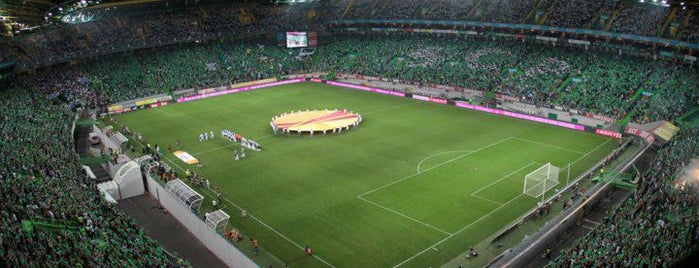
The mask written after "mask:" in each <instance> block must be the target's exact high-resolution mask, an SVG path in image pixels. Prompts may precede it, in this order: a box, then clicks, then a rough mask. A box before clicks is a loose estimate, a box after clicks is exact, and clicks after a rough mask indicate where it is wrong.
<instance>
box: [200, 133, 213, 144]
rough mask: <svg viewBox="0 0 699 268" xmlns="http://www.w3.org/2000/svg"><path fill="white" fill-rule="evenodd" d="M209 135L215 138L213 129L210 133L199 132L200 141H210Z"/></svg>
mask: <svg viewBox="0 0 699 268" xmlns="http://www.w3.org/2000/svg"><path fill="white" fill-rule="evenodd" d="M209 137H211V139H212V140H213V139H214V132H213V131H211V132H209V133H206V132H204V133H201V134H199V142H202V141H208V140H209Z"/></svg>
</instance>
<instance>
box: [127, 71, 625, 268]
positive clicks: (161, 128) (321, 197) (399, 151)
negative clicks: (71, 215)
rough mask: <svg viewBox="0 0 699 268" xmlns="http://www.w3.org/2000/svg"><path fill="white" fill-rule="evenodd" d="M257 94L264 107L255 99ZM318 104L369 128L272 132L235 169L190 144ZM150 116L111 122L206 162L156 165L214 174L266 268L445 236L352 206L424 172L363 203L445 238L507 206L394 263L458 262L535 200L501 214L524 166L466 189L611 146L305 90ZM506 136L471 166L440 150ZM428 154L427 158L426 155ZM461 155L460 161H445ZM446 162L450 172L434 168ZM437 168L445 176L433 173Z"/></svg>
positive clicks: (226, 158) (234, 97) (364, 256)
mask: <svg viewBox="0 0 699 268" xmlns="http://www.w3.org/2000/svg"><path fill="white" fill-rule="evenodd" d="M296 92H298V94H290V93H296ZM272 96H278V97H277V98H272ZM280 96H281V97H280ZM268 97H269V98H268ZM261 98H264V101H258V100H260V99H261ZM318 107H332V108H338V109H347V110H354V111H359V112H360V113H361V112H362V111H366V112H369V113H371V114H366V113H364V115H366V119H367V120H366V122H365V124H362V127H361V128H360V129H359V130H358V131H351V132H348V133H347V134H345V133H344V132H343V134H342V135H333V136H332V137H323V138H314V139H311V138H298V137H286V136H283V137H282V136H280V135H277V136H270V138H268V139H266V140H264V142H263V143H264V145H265V147H266V148H265V149H266V150H265V151H264V153H252V152H251V154H250V157H249V158H248V159H246V161H242V162H240V163H235V164H233V159H232V158H231V157H230V153H232V151H233V148H238V146H236V145H235V144H234V143H232V142H228V141H226V140H225V139H216V140H215V141H213V142H211V141H209V142H199V141H198V139H197V138H196V137H197V135H199V134H200V133H202V132H203V131H207V132H208V131H215V132H216V131H218V130H220V129H226V128H232V129H234V130H236V132H240V133H246V136H249V137H258V139H256V140H260V139H261V137H264V136H266V135H269V134H271V131H270V129H269V126H268V122H269V120H270V119H271V118H273V117H274V116H275V115H279V114H280V113H283V112H288V111H292V110H298V109H306V108H318ZM155 110H160V111H151V110H142V111H135V112H133V113H128V114H124V115H119V116H117V117H118V118H119V119H123V120H124V123H126V124H128V125H129V127H130V128H131V129H134V130H135V131H138V132H139V133H142V135H143V136H144V137H146V138H147V139H148V143H151V144H158V145H160V147H165V146H171V145H172V144H174V143H176V142H178V141H181V142H182V143H181V144H182V145H181V147H178V149H180V148H181V149H182V150H186V151H189V152H190V153H194V155H195V156H196V157H197V158H200V160H203V162H205V163H206V165H205V168H197V167H192V166H188V165H186V164H184V163H182V162H181V161H180V160H179V159H175V157H174V156H173V155H167V156H168V158H169V159H167V160H165V159H164V160H163V161H165V162H166V163H168V164H171V165H172V167H173V168H175V169H177V170H178V171H179V170H180V168H178V167H176V164H177V165H179V166H181V167H182V168H190V169H194V170H196V172H197V173H201V174H202V175H203V176H205V177H207V178H211V183H212V185H216V187H220V189H221V191H222V192H223V193H224V195H225V196H227V197H228V198H230V200H226V201H222V203H221V204H220V205H226V209H227V212H229V213H231V214H236V212H237V213H239V210H236V207H235V206H234V205H232V204H230V203H232V202H235V203H236V204H238V205H239V206H240V207H242V208H245V209H246V210H248V211H252V212H253V215H254V217H255V218H257V219H258V220H255V219H252V218H251V219H249V220H248V221H243V222H238V223H237V224H234V225H236V227H238V228H240V230H241V231H242V232H243V233H247V234H250V235H253V236H255V237H258V238H260V239H261V240H264V241H265V243H266V250H265V252H269V253H272V254H274V255H270V256H271V257H273V258H272V259H276V260H278V261H282V260H283V262H286V263H289V264H290V265H291V266H294V267H309V268H310V267H318V268H321V267H328V266H331V265H328V264H327V263H330V262H332V263H330V264H332V266H334V265H337V266H348V267H352V266H358V267H391V266H393V265H395V264H396V263H399V262H402V261H403V260H405V259H406V258H408V257H410V256H413V255H414V254H416V253H417V252H419V251H421V250H423V249H424V248H425V247H426V246H428V245H431V244H433V243H435V242H437V241H439V240H442V239H443V238H445V237H448V236H449V235H447V234H446V233H442V232H439V231H436V230H434V229H432V228H427V227H425V226H424V225H422V224H420V223H417V222H415V221H413V220H409V219H407V218H405V217H402V216H398V215H397V214H395V213H391V212H388V211H386V210H385V209H382V208H379V207H376V208H374V207H372V206H375V205H373V204H367V203H368V201H364V200H358V199H359V198H357V197H358V194H361V193H364V192H367V191H370V190H372V189H376V188H377V187H381V186H383V185H386V184H390V183H392V182H393V181H395V180H396V179H398V178H402V177H404V176H407V175H410V174H412V173H413V172H420V173H424V174H422V175H415V176H414V177H413V178H412V179H409V180H407V179H406V180H403V181H402V182H401V183H397V184H393V186H391V187H387V188H386V187H384V189H383V190H381V191H376V192H374V193H373V194H372V196H368V195H364V196H362V197H363V198H364V199H367V200H369V201H371V202H375V203H376V204H378V205H381V206H385V207H387V208H390V209H392V210H394V211H397V212H400V213H402V214H405V215H407V216H409V217H412V218H414V219H418V220H420V221H421V222H423V223H427V224H430V225H432V226H436V227H438V228H441V230H445V231H447V233H451V234H453V233H454V232H456V231H457V230H460V229H462V227H463V226H465V225H468V224H470V223H472V222H474V221H476V220H477V219H478V218H481V217H482V216H484V215H486V214H488V213H489V212H491V211H492V210H494V209H496V208H498V207H500V206H501V205H498V204H497V203H494V202H491V201H496V202H498V203H499V204H502V205H504V207H501V208H500V209H499V210H498V211H496V212H494V213H493V214H491V215H490V216H487V217H485V218H483V219H482V220H480V222H477V223H476V224H474V225H472V226H471V227H468V228H467V229H466V230H464V231H462V232H460V233H458V234H454V235H453V236H452V237H451V239H448V240H445V241H444V242H442V243H441V244H439V245H438V246H437V247H438V248H439V249H438V250H439V251H438V252H439V253H437V251H434V249H435V247H432V248H431V249H432V250H428V251H426V252H424V253H423V254H421V255H419V256H418V257H414V258H412V259H411V260H409V261H408V262H406V263H404V264H402V266H419V267H429V266H432V267H435V265H439V264H441V263H443V261H445V260H447V258H451V257H452V256H457V255H458V254H460V253H462V252H463V241H466V242H468V243H471V244H477V243H478V242H479V241H481V240H483V239H485V238H484V237H483V236H484V234H489V233H494V232H496V231H497V230H496V229H500V227H502V226H501V225H504V224H506V223H507V222H510V221H511V219H514V218H516V217H519V216H520V214H522V213H525V212H526V211H528V210H529V209H531V207H530V205H533V202H534V201H535V200H533V199H531V198H528V197H527V198H525V197H519V198H518V199H516V200H514V201H512V202H510V203H509V204H506V203H508V202H509V201H510V200H512V198H515V197H516V196H517V195H518V194H520V193H521V185H520V186H515V185H516V184H515V183H517V182H519V181H520V180H519V178H518V177H520V175H521V174H523V173H526V172H525V171H526V170H528V169H525V170H522V171H520V173H517V174H515V175H511V176H510V177H509V178H507V179H504V180H501V181H500V182H499V183H497V184H493V185H491V186H490V187H489V188H487V189H485V190H482V191H480V192H478V193H477V194H478V195H480V196H471V195H470V193H472V192H474V191H476V190H477V189H478V188H481V187H482V186H484V185H486V184H490V183H491V182H492V181H493V180H494V179H496V178H500V177H501V176H502V175H504V174H503V173H509V172H510V171H512V170H515V169H517V168H520V167H521V166H523V165H525V164H527V163H529V162H540V163H546V162H549V161H552V162H553V163H556V164H559V165H561V166H564V165H567V164H568V163H569V162H571V161H574V160H575V161H576V162H575V165H573V166H570V167H569V169H571V171H570V172H571V176H577V175H578V174H579V173H580V172H582V171H583V170H584V169H587V168H588V166H589V165H591V163H592V162H596V161H598V159H601V158H602V157H604V155H603V153H604V154H606V152H607V151H609V150H610V149H612V147H613V146H611V145H612V143H611V142H608V143H606V144H604V145H601V146H599V147H597V148H596V149H595V150H594V151H592V152H589V153H587V154H585V155H582V154H580V153H577V152H570V151H569V150H561V149H560V148H570V149H577V150H578V151H580V152H587V151H589V150H590V149H592V148H593V147H595V146H598V145H600V143H603V142H605V140H606V139H605V138H604V137H599V136H596V135H594V134H590V133H583V132H576V131H570V130H566V129H561V128H556V127H551V126H544V125H540V124H533V123H529V122H524V121H521V120H515V119H508V118H504V117H501V116H493V115H486V114H482V113H477V112H470V111H464V110H463V109H459V108H456V107H450V106H445V105H434V104H429V103H425V102H419V101H415V100H412V99H406V98H395V97H392V96H384V95H378V94H371V93H364V92H362V91H356V90H347V89H343V88H337V87H331V86H328V85H320V84H319V85H316V84H310V83H301V84H294V85H285V86H279V87H275V88H269V89H265V90H259V91H254V92H252V93H250V92H245V93H241V94H231V95H229V96H221V97H216V98H210V99H207V100H199V101H196V102H191V103H182V104H177V105H172V106H166V107H159V108H156V109H155ZM161 111H162V112H161ZM173 119H174V120H176V121H178V122H173V121H174V120H173ZM424 126H429V127H424ZM217 136H218V135H217ZM512 136H517V137H518V138H520V141H518V142H514V139H512V140H509V141H507V142H502V143H501V144H500V145H497V146H493V147H491V148H489V149H487V150H483V151H480V152H477V153H472V154H470V155H469V156H461V155H465V154H466V153H467V152H468V151H463V152H445V151H447V150H461V149H470V150H476V149H477V148H479V147H483V146H487V145H488V144H490V143H494V142H498V141H499V140H501V139H507V138H508V137H510V138H512ZM522 139H529V140H532V141H540V142H542V143H547V144H549V145H554V146H560V148H559V149H555V148H554V147H552V146H542V145H538V144H536V143H531V142H525V141H523V140H522ZM221 147H223V148H221ZM229 151H230V152H229ZM432 154H436V155H435V156H431V157H430V155H432ZM581 155H582V156H583V157H581V158H578V157H580V156H581ZM459 156H461V157H462V158H461V159H459V160H456V159H453V160H450V159H452V158H457V157H459ZM448 160H450V161H453V162H450V163H449V164H446V163H442V162H446V161H448ZM170 161H172V162H173V163H174V164H173V163H171V162H170ZM435 165H440V166H439V168H438V169H435V170H431V169H430V168H436V167H435ZM530 168H532V167H531V166H530ZM428 170H429V172H425V171H428ZM482 172H486V173H482ZM564 172H565V170H564ZM506 182H507V183H506ZM510 182H512V183H510ZM197 189H201V187H200V188H197ZM420 193H425V194H423V195H421V194H420ZM202 195H204V196H206V198H207V200H210V199H209V198H210V195H211V192H210V191H208V190H202ZM485 199H489V200H491V201H486V200H485ZM229 201H232V202H229ZM394 202H395V203H394ZM261 221H264V222H263V223H264V224H263V223H262V222H261ZM272 227H273V228H272ZM275 231H276V232H275ZM406 233H408V234H411V235H410V236H406V235H405V234H406ZM357 234H361V235H357ZM292 239H293V240H292ZM245 245H246V246H247V244H245ZM305 245H312V246H313V248H314V250H316V249H317V252H318V253H320V255H319V256H321V257H323V258H324V259H325V260H328V261H330V262H327V261H326V262H323V261H321V260H319V259H316V258H313V257H311V256H305V254H303V250H302V249H301V248H300V247H299V246H303V247H305ZM484 257H485V256H484ZM263 266H267V265H263ZM274 266H278V265H277V264H276V263H275V264H274Z"/></svg>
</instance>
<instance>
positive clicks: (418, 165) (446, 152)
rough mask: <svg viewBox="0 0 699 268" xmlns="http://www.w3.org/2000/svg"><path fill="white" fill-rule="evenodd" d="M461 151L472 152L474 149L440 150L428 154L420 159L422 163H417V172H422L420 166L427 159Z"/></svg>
mask: <svg viewBox="0 0 699 268" xmlns="http://www.w3.org/2000/svg"><path fill="white" fill-rule="evenodd" d="M460 152H472V150H459V151H444V152H439V153H436V154H433V155H430V156H427V157H425V158H424V159H422V161H420V163H418V164H417V168H416V171H417V173H420V166H422V163H424V162H425V161H427V159H430V158H432V157H435V156H438V155H443V154H448V153H460Z"/></svg>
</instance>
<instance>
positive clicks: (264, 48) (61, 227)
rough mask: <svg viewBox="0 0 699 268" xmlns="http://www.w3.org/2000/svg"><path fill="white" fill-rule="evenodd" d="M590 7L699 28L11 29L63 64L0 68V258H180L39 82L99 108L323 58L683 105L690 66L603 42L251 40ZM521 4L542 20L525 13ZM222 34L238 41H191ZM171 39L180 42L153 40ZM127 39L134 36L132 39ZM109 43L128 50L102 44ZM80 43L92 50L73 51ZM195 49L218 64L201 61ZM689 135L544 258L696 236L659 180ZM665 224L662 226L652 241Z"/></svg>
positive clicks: (283, 16) (591, 103) (549, 102)
mask: <svg viewBox="0 0 699 268" xmlns="http://www.w3.org/2000/svg"><path fill="white" fill-rule="evenodd" d="M406 6H407V7H408V8H406ZM310 10H313V12H310ZM316 12H317V13H316ZM539 13H540V14H539ZM602 13H604V14H609V16H610V20H611V23H610V24H609V25H608V26H609V28H608V30H609V31H612V32H618V33H624V34H636V35H642V36H664V37H668V36H666V34H665V33H664V32H663V29H664V24H665V22H666V21H670V22H675V23H676V24H677V25H679V30H678V31H677V34H676V35H672V34H671V35H670V36H669V37H671V38H674V39H678V40H684V41H688V42H697V41H698V40H699V27H698V26H697V25H699V12H697V11H696V10H694V11H693V12H679V13H678V14H679V15H677V16H676V17H674V18H672V19H669V17H668V16H669V15H670V13H671V11H670V10H669V9H665V8H661V7H656V6H650V5H640V4H638V3H636V2H635V1H623V0H620V1H619V2H618V3H617V2H616V1H569V2H564V1H547V0H541V1H528V0H500V1H485V0H467V1H457V0H440V1H435V2H434V4H433V5H426V3H425V2H424V1H407V2H406V1H399V0H390V1H378V0H357V1H348V0H331V1H321V2H319V3H314V4H311V5H309V6H306V7H303V6H291V7H286V6H274V5H269V6H259V5H244V4H235V5H226V6H201V7H195V8H188V9H183V10H166V11H158V12H154V13H153V14H151V15H150V16H138V17H137V16H133V17H129V16H125V17H120V18H108V19H104V20H100V21H96V22H92V23H89V24H87V25H66V26H59V27H55V28H51V29H47V30H45V31H44V32H41V33H36V34H33V35H30V36H26V37H22V36H20V37H17V38H16V40H13V41H12V42H13V45H14V46H15V47H16V49H14V50H17V51H14V50H13V51H9V50H2V51H1V52H0V53H2V54H0V63H1V62H2V61H4V60H7V59H13V60H17V61H18V62H20V63H21V64H22V65H23V66H25V67H27V68H28V67H41V66H44V65H48V64H52V63H55V62H62V61H67V60H74V61H76V62H75V63H77V64H75V65H67V64H66V65H59V66H57V67H55V68H46V69H38V71H36V73H32V74H31V75H30V74H26V73H23V74H19V75H17V76H16V77H13V78H12V79H13V81H11V82H9V81H7V80H4V81H2V84H1V86H2V88H1V90H0V104H2V105H0V112H1V114H2V117H3V120H1V121H0V137H2V139H1V140H0V145H2V146H0V155H1V156H2V159H1V161H0V165H1V166H0V168H1V169H0V186H2V187H1V189H0V190H1V191H2V192H1V193H2V194H1V195H0V200H2V202H0V207H1V208H2V210H1V211H2V212H0V213H1V214H2V218H1V219H0V221H1V223H0V224H2V231H1V232H0V256H4V258H2V260H0V264H3V265H5V266H22V267H28V266H38V265H39V264H49V265H52V266H75V265H82V266H98V267H101V266H130V267H133V266H138V267H143V266H164V265H185V266H186V265H187V263H186V262H183V261H181V260H177V259H176V258H175V259H173V258H172V257H171V256H169V255H168V254H166V253H165V252H164V250H163V249H162V248H161V247H160V246H158V245H157V243H155V242H154V241H153V240H151V239H150V238H148V237H147V236H145V235H144V234H143V231H142V230H141V229H139V228H138V227H137V226H136V224H135V222H134V221H133V220H132V219H131V218H129V217H128V216H127V215H125V214H123V213H122V212H120V211H119V210H118V209H115V208H114V206H113V205H110V204H108V203H106V202H105V201H103V200H102V198H101V197H100V193H99V192H98V191H97V190H96V188H95V185H94V182H92V181H90V180H89V179H88V178H87V177H86V176H85V174H83V172H82V169H81V167H80V165H79V164H78V162H77V156H76V154H75V151H74V149H73V148H72V146H73V144H72V139H71V133H70V123H71V122H72V121H73V120H74V118H75V113H74V112H72V111H70V110H69V109H67V108H65V107H63V106H62V105H59V104H55V103H53V102H51V101H50V100H48V99H47V97H46V96H47V95H50V94H55V93H60V94H61V95H63V96H65V97H66V98H67V99H68V100H75V99H83V100H86V101H87V106H88V107H89V108H92V109H97V110H101V109H104V108H105V107H106V105H108V104H110V103H115V102H119V101H124V100H131V99H135V98H140V97H144V96H149V95H153V94H158V93H172V92H174V91H177V90H180V89H190V88H193V89H204V88H209V87H215V86H220V85H226V84H234V83H239V82H244V81H250V80H257V79H263V78H273V77H279V78H281V77H283V76H284V75H288V74H295V73H304V72H314V71H318V72H328V71H330V72H337V73H352V74H364V75H371V76H378V77H387V78H395V79H400V80H402V81H404V82H407V83H412V84H422V85H424V84H431V83H434V84H441V85H452V86H459V87H462V88H469V89H474V90H479V91H484V92H490V93H502V94H505V95H509V96H513V97H516V98H519V99H520V100H522V101H523V102H529V103H535V104H538V105H544V106H561V107H563V108H564V109H575V110H579V111H590V112H593V113H596V114H601V115H606V116H609V117H613V118H617V119H620V118H622V117H624V116H627V115H628V116H630V118H631V120H633V121H634V122H637V123H646V122H652V121H656V120H672V119H673V118H676V117H678V116H680V115H682V114H683V113H684V112H686V111H687V110H688V109H689V108H690V107H691V106H692V105H693V104H696V103H697V101H698V100H699V91H698V90H697V88H698V86H699V85H698V84H697V83H698V82H697V81H699V73H697V72H696V69H691V68H687V67H686V66H682V65H679V64H676V63H660V62H657V61H654V60H652V59H648V58H640V57H639V58H629V57H622V56H618V55H617V54H616V53H615V54H611V53H604V52H586V51H580V50H576V49H569V48H556V49H552V48H549V47H539V46H533V45H528V44H520V43H509V42H497V41H486V40H469V41H467V42H466V41H461V40H455V38H449V37H428V38H423V37H416V36H412V35H410V36H407V35H406V36H401V35H400V34H396V35H394V36H390V37H389V36H378V37H371V36H362V37H343V36H338V37H334V38H335V40H333V42H331V43H329V44H327V45H324V46H321V47H319V48H318V49H317V52H316V54H315V55H313V56H311V57H310V58H309V59H307V60H304V61H299V60H298V59H296V57H295V55H290V54H289V53H288V52H287V51H286V50H284V49H280V48H278V47H274V46H269V45H264V44H262V43H258V42H257V41H258V39H257V37H260V36H264V35H265V34H267V35H268V34H270V33H273V32H275V31H277V30H285V29H289V28H294V29H324V28H325V25H323V22H324V21H327V20H336V19H431V20H454V21H487V22H502V23H523V22H527V23H530V24H537V23H540V24H543V25H549V26H560V27H574V28H585V27H588V26H587V25H591V24H595V19H596V18H597V17H598V16H599V15H600V14H602ZM532 14H534V15H536V14H539V15H541V16H542V18H545V19H542V20H532V19H530V17H531V16H533V15H532ZM573 14H575V15H573ZM670 22H668V23H670ZM234 35H235V36H238V37H242V38H244V39H242V40H243V41H242V42H233V41H221V42H210V43H205V44H197V43H196V42H195V41H196V40H212V39H217V38H223V37H230V36H234ZM175 43H186V44H184V45H180V46H173V47H161V46H164V45H167V44H175ZM140 48H145V49H143V50H139V51H134V50H136V49H140ZM120 51H128V52H121V53H117V54H112V55H103V54H110V53H111V52H120ZM15 53H17V54H15ZM95 55H102V56H99V57H96V59H84V58H86V57H91V56H95ZM206 63H215V64H216V66H217V68H216V69H215V70H213V71H207V70H206V68H205V64H206ZM697 137H699V130H698V129H697V128H693V129H690V130H686V131H684V132H683V133H682V134H681V135H680V136H679V137H677V139H676V140H674V141H672V142H671V144H670V145H668V146H667V147H665V148H663V149H661V150H660V153H659V154H658V156H657V157H656V160H655V168H654V171H653V172H651V173H650V174H648V175H646V177H645V178H644V180H643V181H644V183H643V184H642V185H641V187H639V190H637V191H636V193H635V194H634V195H633V198H632V199H630V200H628V201H627V202H625V203H624V205H623V206H622V207H621V208H620V209H618V210H617V212H615V213H613V214H612V215H610V216H609V217H608V218H606V219H605V221H604V222H603V224H602V225H600V226H599V227H598V228H597V229H596V230H595V231H594V232H592V233H591V234H590V235H588V236H586V237H585V238H583V239H581V240H580V241H579V242H578V243H577V244H576V245H575V246H574V247H572V248H571V249H569V250H566V251H564V252H563V253H562V254H563V255H564V257H561V258H559V259H557V260H556V261H554V263H553V265H554V266H556V267H567V266H571V265H583V266H607V265H609V266H614V265H620V266H651V265H660V266H663V265H667V264H672V263H673V261H674V260H676V259H678V258H682V257H683V256H685V255H686V254H687V253H688V252H689V251H690V250H692V249H693V248H692V246H694V247H696V245H697V240H698V239H699V236H698V233H699V226H698V225H697V222H696V219H697V218H699V215H697V211H696V209H694V210H688V209H687V208H688V207H696V206H697V200H696V195H693V194H690V192H689V191H688V190H686V189H684V190H683V189H678V188H676V185H677V184H676V183H675V182H676V180H675V179H674V178H675V175H676V174H677V173H678V172H679V170H680V169H681V168H682V167H683V166H685V165H686V164H687V163H688V160H689V159H691V158H693V157H696V156H697V155H698V153H699V151H697V148H699V145H698V144H697V143H698V142H699V140H698V138H697ZM47 226H48V227H47ZM649 230H651V231H652V232H651V231H649ZM664 237H672V238H673V240H664V239H660V238H664ZM647 241H652V243H647ZM655 245H660V246H655ZM644 256H656V257H644Z"/></svg>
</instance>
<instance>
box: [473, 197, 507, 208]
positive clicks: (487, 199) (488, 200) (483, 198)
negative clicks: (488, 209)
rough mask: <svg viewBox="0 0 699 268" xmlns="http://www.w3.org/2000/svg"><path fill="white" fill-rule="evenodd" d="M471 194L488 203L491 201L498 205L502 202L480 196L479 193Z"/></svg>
mask: <svg viewBox="0 0 699 268" xmlns="http://www.w3.org/2000/svg"><path fill="white" fill-rule="evenodd" d="M471 196H473V197H475V198H478V199H481V200H484V201H487V202H490V203H493V204H496V205H498V206H502V203H500V202H498V201H495V200H491V199H489V198H485V197H482V196H480V195H476V194H471Z"/></svg>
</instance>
